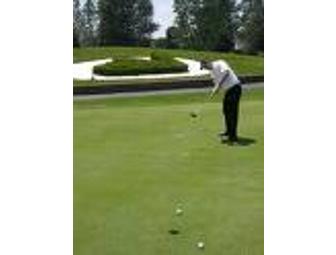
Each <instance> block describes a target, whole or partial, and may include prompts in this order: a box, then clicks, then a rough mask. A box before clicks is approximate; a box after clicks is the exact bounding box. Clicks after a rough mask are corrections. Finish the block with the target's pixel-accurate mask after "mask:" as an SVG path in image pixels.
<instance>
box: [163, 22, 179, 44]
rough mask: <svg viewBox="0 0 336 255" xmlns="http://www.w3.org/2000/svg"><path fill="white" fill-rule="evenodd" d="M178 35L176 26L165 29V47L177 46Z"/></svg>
mask: <svg viewBox="0 0 336 255" xmlns="http://www.w3.org/2000/svg"><path fill="white" fill-rule="evenodd" d="M179 36H180V35H179V30H178V28H177V27H174V26H171V27H168V29H167V30H166V47H167V48H170V49H175V48H178V46H179Z"/></svg>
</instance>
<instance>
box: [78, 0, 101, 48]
mask: <svg viewBox="0 0 336 255" xmlns="http://www.w3.org/2000/svg"><path fill="white" fill-rule="evenodd" d="M82 16H83V38H82V41H83V45H84V46H94V45H95V43H96V29H97V9H96V6H95V4H94V2H93V0H86V2H85V4H84V6H83V9H82Z"/></svg>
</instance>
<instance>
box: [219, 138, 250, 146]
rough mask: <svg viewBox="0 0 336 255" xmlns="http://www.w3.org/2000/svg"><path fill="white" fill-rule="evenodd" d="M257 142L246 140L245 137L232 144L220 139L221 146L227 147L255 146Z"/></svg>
mask: <svg viewBox="0 0 336 255" xmlns="http://www.w3.org/2000/svg"><path fill="white" fill-rule="evenodd" d="M256 143H257V141H256V140H255V139H251V138H247V137H239V138H238V141H237V142H235V143H234V144H232V143H231V142H229V141H228V140H227V138H225V139H222V144H227V145H234V146H250V145H253V144H256Z"/></svg>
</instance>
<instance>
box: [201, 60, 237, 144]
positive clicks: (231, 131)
mask: <svg viewBox="0 0 336 255" xmlns="http://www.w3.org/2000/svg"><path fill="white" fill-rule="evenodd" d="M201 69H208V70H210V71H211V76H212V78H213V82H214V87H213V89H212V91H211V94H210V99H212V98H213V97H214V95H215V94H216V93H217V92H218V90H219V89H220V88H221V89H222V90H223V91H225V96H224V98H223V115H224V120H225V124H226V127H224V129H226V130H224V132H222V133H220V134H219V135H220V137H221V138H222V140H223V138H224V137H225V136H227V137H228V141H229V142H230V143H235V142H238V136H237V126H238V115H239V114H238V113H239V101H240V96H241V93H242V88H241V82H240V81H239V79H238V77H237V76H236V74H235V73H234V72H233V70H232V69H231V67H230V66H229V65H228V64H227V63H226V62H225V61H224V60H218V61H213V62H208V61H204V60H203V61H201Z"/></svg>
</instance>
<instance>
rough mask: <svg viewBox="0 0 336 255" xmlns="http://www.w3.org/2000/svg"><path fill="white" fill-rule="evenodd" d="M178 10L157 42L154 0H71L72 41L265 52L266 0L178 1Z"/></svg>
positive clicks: (82, 44) (102, 44)
mask: <svg viewBox="0 0 336 255" xmlns="http://www.w3.org/2000/svg"><path fill="white" fill-rule="evenodd" d="M174 12H175V14H176V18H175V22H174V25H173V26H171V27H169V28H168V29H167V31H166V37H165V38H161V39H159V40H154V39H151V35H152V33H153V32H155V31H156V30H157V29H158V27H159V25H158V24H156V23H155V22H154V21H153V5H152V2H151V0H97V2H95V1H94V0H85V2H84V3H83V4H81V3H80V0H73V17H74V18H73V20H74V21H73V22H74V24H73V45H74V47H76V46H107V45H133V46H150V45H154V46H157V47H165V48H184V49H196V50H216V51H232V50H234V49H237V48H238V49H240V50H242V51H246V52H251V53H253V52H260V51H263V50H264V2H263V0H240V1H237V0H175V1H174Z"/></svg>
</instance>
